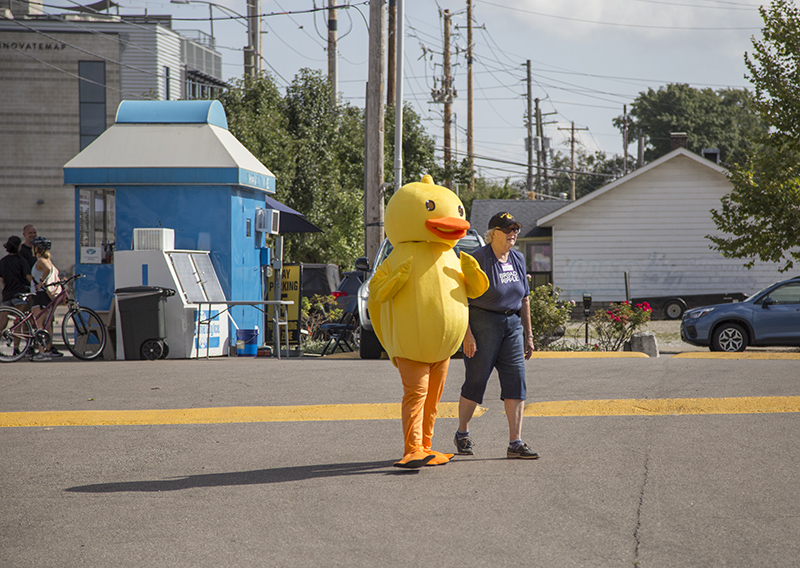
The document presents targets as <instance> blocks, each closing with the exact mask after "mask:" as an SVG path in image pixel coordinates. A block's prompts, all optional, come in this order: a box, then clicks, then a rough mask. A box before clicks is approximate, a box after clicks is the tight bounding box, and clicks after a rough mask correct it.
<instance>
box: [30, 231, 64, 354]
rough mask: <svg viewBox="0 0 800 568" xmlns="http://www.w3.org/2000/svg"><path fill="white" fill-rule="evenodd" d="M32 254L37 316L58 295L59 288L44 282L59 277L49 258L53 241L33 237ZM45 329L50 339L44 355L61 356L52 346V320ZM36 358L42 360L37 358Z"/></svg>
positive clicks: (34, 306) (34, 309) (35, 311)
mask: <svg viewBox="0 0 800 568" xmlns="http://www.w3.org/2000/svg"><path fill="white" fill-rule="evenodd" d="M31 244H33V254H34V256H35V257H36V264H34V265H33V269H32V270H31V273H32V275H33V281H34V284H35V286H36V296H34V298H33V312H34V314H35V315H36V316H37V317H38V315H39V314H40V313H42V312H43V311H44V310H45V309H46V308H47V307H48V305H49V304H50V301H51V300H52V299H53V298H54V297H55V296H57V295H58V293H59V290H57V289H56V288H57V287H55V286H48V287H45V286H44V284H45V283H47V282H50V281H56V280H58V278H59V273H58V268H56V267H55V265H54V264H53V261H52V260H51V259H50V249H51V248H52V246H53V243H52V242H51V241H50V240H49V239H46V238H44V237H40V236H37V237H35V238H34V239H33V242H32V243H31ZM47 331H48V332H49V333H50V341H49V342H48V345H47V346H46V347H45V348H44V350H43V352H44V354H45V355H49V356H51V357H62V356H63V354H62V353H61V352H60V351H59V350H58V349H56V348H55V347H53V342H52V337H53V322H52V320H51V321H50V322H49V324H48V326H47ZM37 360H44V359H42V358H39V359H37Z"/></svg>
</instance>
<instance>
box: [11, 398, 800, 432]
mask: <svg viewBox="0 0 800 568" xmlns="http://www.w3.org/2000/svg"><path fill="white" fill-rule="evenodd" d="M484 412H486V408H483V407H480V406H479V407H478V408H477V410H476V412H475V416H480V415H482V414H483V413H484ZM779 412H800V396H766V397H739V398H662V399H645V398H632V399H617V400H564V401H549V402H531V403H528V404H526V405H525V416H531V417H534V416H535V417H553V416H665V415H687V414H759V413H779ZM457 417H458V403H457V402H442V403H440V404H439V418H457ZM399 419H400V404H399V403H386V404H322V405H310V406H232V407H222V408H177V409H161V410H67V411H44V412H0V428H3V427H5V428H9V427H53V426H130V425H155V424H161V425H163V424H230V423H243V422H306V421H318V420H399Z"/></svg>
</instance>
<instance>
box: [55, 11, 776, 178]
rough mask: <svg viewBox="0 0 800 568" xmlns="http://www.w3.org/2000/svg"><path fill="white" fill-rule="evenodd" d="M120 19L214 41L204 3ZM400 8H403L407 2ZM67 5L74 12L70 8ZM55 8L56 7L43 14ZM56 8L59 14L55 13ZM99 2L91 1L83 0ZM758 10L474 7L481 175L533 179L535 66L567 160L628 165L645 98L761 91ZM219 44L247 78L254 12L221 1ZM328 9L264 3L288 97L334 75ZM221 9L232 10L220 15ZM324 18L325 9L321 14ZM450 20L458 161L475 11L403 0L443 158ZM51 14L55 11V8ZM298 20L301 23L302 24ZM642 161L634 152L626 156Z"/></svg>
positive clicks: (347, 35)
mask: <svg viewBox="0 0 800 568" xmlns="http://www.w3.org/2000/svg"><path fill="white" fill-rule="evenodd" d="M117 1H118V2H120V3H121V4H122V9H121V13H122V14H141V13H143V12H144V11H145V10H146V11H147V12H148V13H149V14H171V15H173V17H174V18H175V19H174V20H173V28H175V29H177V30H201V31H203V32H206V33H208V32H209V31H210V22H209V5H208V3H198V2H192V3H190V4H175V3H171V2H169V0H117ZM398 1H399V0H398ZM62 2H63V5H65V6H66V5H71V4H73V2H72V0H68V1H65V0H61V1H59V2H58V3H59V4H62ZM47 3H48V4H49V2H47ZM53 3H54V4H55V2H53ZM86 3H89V2H86ZM763 3H764V2H761V1H758V0H663V1H660V0H473V26H474V31H473V34H474V48H473V49H474V64H473V73H474V88H475V91H474V104H475V106H474V120H475V127H474V141H475V142H474V143H475V154H476V156H479V157H480V158H478V159H476V166H477V168H478V170H479V173H480V175H482V176H484V177H486V178H489V179H493V180H502V179H510V180H511V181H517V180H521V179H524V178H525V174H526V168H525V167H524V164H525V162H526V161H527V153H526V150H525V138H526V136H527V130H526V126H525V124H526V122H525V114H526V112H527V102H526V93H527V84H526V61H527V60H530V61H531V68H532V85H533V97H535V98H538V99H540V106H541V109H542V113H543V114H544V120H545V121H546V123H547V124H546V125H545V134H546V136H547V137H549V138H551V145H552V146H553V147H554V148H556V150H558V151H561V152H562V153H564V154H566V155H568V153H569V142H570V130H569V129H570V127H571V125H572V123H573V122H574V125H575V128H576V130H575V136H576V141H577V143H578V144H579V145H582V146H583V147H585V148H587V149H588V150H591V151H594V150H602V151H604V152H606V154H607V155H609V156H611V155H614V154H621V153H622V152H623V141H622V135H621V133H620V132H619V131H618V130H617V129H616V128H615V127H614V126H613V124H612V120H613V119H614V118H615V117H617V116H620V115H622V113H623V108H624V107H623V105H626V104H627V105H631V104H632V103H633V101H634V100H635V98H636V96H637V95H638V94H639V93H640V92H643V91H646V90H647V89H651V88H652V89H658V88H659V87H661V86H664V85H667V84H668V83H687V84H689V85H691V86H693V87H696V88H706V87H709V88H712V89H714V90H717V89H721V88H725V87H733V88H751V85H750V83H749V81H748V80H747V79H746V76H745V75H746V67H745V63H744V54H745V52H749V51H752V38H753V37H756V38H759V37H760V36H761V33H760V31H761V28H762V25H763V22H762V20H761V16H760V14H759V12H758V7H759V6H760V5H761V4H763ZM215 4H216V6H212V8H211V12H212V14H213V15H214V18H215V20H214V22H213V25H214V35H215V37H216V44H217V49H218V50H219V51H220V52H221V53H222V55H223V74H224V77H225V79H233V78H236V77H239V76H241V74H242V72H243V53H242V47H243V46H244V45H245V44H246V42H247V36H246V24H245V23H244V22H243V20H241V19H230V18H235V14H246V13H247V6H246V0H218V1H217V0H215ZM327 4H328V2H327V0H262V4H261V12H262V14H264V17H263V19H262V26H261V28H262V34H263V35H262V44H263V46H262V51H263V57H264V59H265V63H264V69H265V70H266V71H267V72H269V73H270V74H271V75H272V76H273V77H274V78H275V80H276V82H277V84H278V85H279V86H280V87H286V86H287V85H288V84H289V83H291V81H292V80H293V79H294V77H295V75H296V73H297V72H298V71H299V70H300V69H302V68H311V69H319V70H321V71H322V72H323V73H325V74H327V68H328V59H327V57H328V56H327V29H326V23H327V17H328V16H327V11H325V10H321V8H324V7H326V6H327ZM337 5H338V6H340V9H339V10H338V30H339V42H338V45H337V53H338V57H339V59H338V68H339V92H340V93H341V100H342V101H343V102H346V103H349V104H351V105H353V106H358V107H363V106H364V99H365V88H366V87H365V85H366V80H367V60H368V22H369V0H337ZM221 7H224V8H225V9H221ZM315 9H316V11H315ZM444 10H449V11H450V13H451V21H452V25H453V28H452V31H451V34H452V37H451V65H452V75H453V77H454V85H455V88H456V89H457V93H458V97H457V98H456V100H455V101H454V104H453V111H454V113H455V117H454V122H455V128H456V132H457V135H456V134H454V135H453V140H454V142H453V147H454V148H453V149H454V150H456V151H459V152H463V151H465V150H466V127H467V106H466V104H467V64H466V48H467V29H466V28H467V20H466V0H404V12H405V14H404V16H405V17H404V21H405V34H404V38H405V40H404V44H405V45H404V47H405V49H404V52H405V53H404V82H403V86H404V96H403V99H404V101H405V102H406V103H407V104H410V105H411V106H412V107H413V108H414V110H415V111H416V112H417V113H418V114H419V115H420V116H421V117H422V118H423V124H424V125H425V128H426V129H427V131H428V133H429V134H430V135H431V136H433V137H434V138H435V139H436V143H437V148H439V150H438V152H437V155H438V156H441V154H442V152H441V145H442V140H443V118H442V115H443V105H441V104H438V103H433V102H431V100H432V97H431V90H432V89H433V88H435V86H436V85H437V84H440V83H441V77H442V53H443V18H442V13H443V11H444ZM48 11H50V12H56V11H57V10H53V9H48ZM292 12H294V13H292ZM628 151H629V153H630V154H632V155H634V156H635V154H636V145H635V144H631V145H630V146H629V148H628Z"/></svg>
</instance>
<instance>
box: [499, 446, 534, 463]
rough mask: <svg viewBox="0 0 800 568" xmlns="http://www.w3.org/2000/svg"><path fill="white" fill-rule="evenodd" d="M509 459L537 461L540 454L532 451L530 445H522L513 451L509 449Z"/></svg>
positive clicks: (507, 453) (507, 455) (507, 454)
mask: <svg viewBox="0 0 800 568" xmlns="http://www.w3.org/2000/svg"><path fill="white" fill-rule="evenodd" d="M506 457H507V458H521V459H524V460H535V459H538V458H539V454H537V453H536V452H534V451H533V450H532V449H530V448H529V447H528V444H522V445H521V446H519V447H518V448H516V449H514V450H512V449H511V448H508V451H507V452H506Z"/></svg>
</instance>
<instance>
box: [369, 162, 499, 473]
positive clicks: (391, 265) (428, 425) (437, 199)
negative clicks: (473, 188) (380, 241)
mask: <svg viewBox="0 0 800 568" xmlns="http://www.w3.org/2000/svg"><path fill="white" fill-rule="evenodd" d="M464 215H465V214H464V205H463V204H462V203H461V200H460V199H459V198H458V196H457V195H456V194H455V193H453V192H452V191H450V190H449V189H447V188H446V187H441V186H438V185H435V184H434V183H433V179H432V178H431V176H427V175H426V176H424V177H423V178H422V181H421V182H419V183H409V184H407V185H404V186H403V187H401V188H400V189H399V190H398V191H397V192H396V193H395V194H394V195H393V196H392V198H391V199H390V200H389V203H388V205H387V206H386V214H385V226H386V236H387V237H388V239H389V242H390V243H392V246H393V247H394V249H393V250H392V252H391V253H390V254H389V256H388V257H387V258H386V260H385V261H383V263H382V264H381V265H380V266H379V267H378V269H377V270H376V271H375V275H374V276H373V277H372V280H370V294H369V313H370V316H371V318H372V323H373V328H374V329H375V333H376V334H377V336H378V339H380V342H381V344H383V347H384V349H386V353H387V354H388V355H389V358H390V359H391V360H392V363H393V364H394V365H395V366H396V367H397V368H398V370H399V371H400V376H401V378H402V380H403V405H402V409H403V410H402V419H403V435H404V437H405V451H404V455H403V459H401V460H400V461H398V462H397V463H395V464H394V465H395V466H397V467H403V468H414V469H416V468H420V467H422V466H424V465H440V464H444V463H447V462H448V461H449V460H450V458H451V457H453V454H443V453H440V452H434V451H433V450H432V449H431V438H432V437H433V424H434V422H435V421H436V409H437V406H438V404H439V398H440V397H441V396H442V389H443V387H444V381H445V378H446V377H447V368H448V365H449V363H450V357H451V356H452V355H453V354H454V353H455V352H456V351H457V350H458V347H459V345H461V342H462V341H463V339H464V334H465V333H466V331H467V323H468V321H469V308H468V305H467V298H477V297H478V296H480V295H481V294H483V293H484V292H485V291H486V290H487V289H488V288H489V280H488V278H487V277H486V274H485V273H484V272H483V271H482V270H481V268H480V266H479V265H478V262H477V261H476V260H475V259H474V258H472V257H471V256H470V255H468V254H466V253H463V252H462V253H461V258H460V260H459V257H458V256H457V255H456V254H455V252H454V251H453V250H452V249H453V246H455V244H456V243H457V242H458V240H459V239H460V238H462V237H463V236H464V235H466V233H467V229H469V222H468V221H467V220H466V219H465V218H464Z"/></svg>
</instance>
